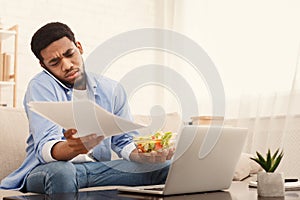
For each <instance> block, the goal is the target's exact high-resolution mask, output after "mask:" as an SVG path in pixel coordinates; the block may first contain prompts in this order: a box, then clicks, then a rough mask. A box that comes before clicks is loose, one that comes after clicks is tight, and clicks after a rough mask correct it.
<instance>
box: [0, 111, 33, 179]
mask: <svg viewBox="0 0 300 200" xmlns="http://www.w3.org/2000/svg"><path fill="white" fill-rule="evenodd" d="M28 132H29V131H28V120H27V117H26V114H25V111H24V110H23V109H21V108H20V109H19V108H9V107H0V138H1V140H0V152H1V153H0V163H1V165H0V180H2V179H3V178H4V177H5V176H7V175H8V174H10V173H11V172H12V171H14V170H15V169H17V168H18V167H19V166H20V165H21V163H22V162H23V160H24V158H25V148H26V139H27V136H28Z"/></svg>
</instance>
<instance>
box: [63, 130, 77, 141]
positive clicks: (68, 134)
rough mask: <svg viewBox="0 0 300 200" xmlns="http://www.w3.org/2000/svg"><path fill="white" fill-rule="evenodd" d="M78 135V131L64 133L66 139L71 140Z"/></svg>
mask: <svg viewBox="0 0 300 200" xmlns="http://www.w3.org/2000/svg"><path fill="white" fill-rule="evenodd" d="M76 133H77V130H76V129H68V130H66V131H65V132H64V136H65V138H66V139H70V138H72V137H73V135H74V134H76Z"/></svg>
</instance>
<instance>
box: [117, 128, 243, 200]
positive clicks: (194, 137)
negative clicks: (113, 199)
mask: <svg viewBox="0 0 300 200" xmlns="http://www.w3.org/2000/svg"><path fill="white" fill-rule="evenodd" d="M246 136H247V129H246V128H237V127H222V126H185V127H183V128H182V130H181V133H180V134H179V138H178V140H177V144H176V151H175V154H174V156H173V158H172V164H171V166H170V169H169V172H168V176H167V179H166V182H165V184H164V185H148V186H122V187H120V188H118V190H119V191H121V192H134V193H136V192H137V193H148V194H158V195H173V194H186V193H197V192H208V191H219V190H224V189H228V188H229V187H230V185H231V182H232V178H233V175H234V171H235V167H236V165H237V162H238V160H239V158H240V156H241V153H242V150H243V146H244V144H245V141H246Z"/></svg>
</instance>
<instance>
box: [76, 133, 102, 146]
mask: <svg viewBox="0 0 300 200" xmlns="http://www.w3.org/2000/svg"><path fill="white" fill-rule="evenodd" d="M103 139H104V136H97V135H96V134H91V135H88V136H85V137H82V138H80V140H81V142H82V144H83V145H84V146H85V148H86V149H88V150H90V149H92V148H94V147H95V146H96V145H97V144H99V143H100V142H101V141H102V140H103Z"/></svg>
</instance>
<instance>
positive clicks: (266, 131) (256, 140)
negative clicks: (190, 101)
mask: <svg viewBox="0 0 300 200" xmlns="http://www.w3.org/2000/svg"><path fill="white" fill-rule="evenodd" d="M173 2H174V4H172V7H170V9H172V10H173V12H172V13H173V16H172V18H173V19H171V20H169V22H172V24H171V26H170V24H169V27H171V28H172V29H173V30H175V31H178V32H181V33H183V34H185V35H187V36H190V37H191V38H192V39H194V40H195V41H196V42H198V43H200V44H201V45H203V47H204V48H205V49H207V50H208V54H209V55H210V56H211V57H212V59H213V60H214V59H215V61H216V64H219V66H221V68H219V71H220V74H221V76H222V75H224V74H225V75H224V76H223V78H224V86H225V90H226V91H225V92H226V94H229V96H227V102H226V103H227V107H226V116H225V119H226V125H230V126H240V127H247V128H248V138H247V142H246V145H245V148H244V152H247V153H252V154H255V152H256V151H259V152H261V153H266V152H267V150H268V149H271V151H272V152H274V151H275V150H276V149H277V148H282V149H283V151H284V157H283V161H282V163H281V164H280V165H279V169H278V171H281V172H283V173H284V174H285V176H297V177H300V156H298V154H299V153H300V66H299V64H298V65H297V66H296V67H295V63H296V57H299V56H300V54H299V53H298V46H299V39H300V28H299V24H300V23H298V24H296V23H295V24H296V25H295V24H294V26H293V25H291V26H290V27H289V28H291V31H292V32H293V33H295V32H296V33H299V34H298V36H297V34H295V35H294V36H291V35H290V36H291V37H290V38H288V39H287V38H286V37H285V38H286V39H287V40H286V42H288V43H290V44H291V45H290V46H289V47H287V46H286V47H284V46H282V47H280V46H277V47H275V46H272V45H269V46H268V45H266V46H264V45H265V42H266V41H265V40H266V39H268V36H266V37H265V38H263V37H262V38H259V37H258V35H260V34H259V33H258V32H259V31H260V29H259V28H262V29H263V27H259V26H258V27H257V28H258V29H257V30H251V31H252V32H250V33H249V34H248V35H241V33H246V32H243V31H241V32H240V34H237V37H240V38H237V40H236V41H234V40H232V41H233V42H236V43H231V45H232V48H231V49H230V47H229V48H228V46H226V48H227V50H228V51H227V52H226V51H222V52H218V48H224V45H230V43H226V42H225V40H226V39H230V37H231V35H230V30H228V29H230V28H237V30H238V27H239V26H241V27H244V28H245V27H246V24H234V26H232V27H227V28H228V29H226V28H224V29H223V31H224V32H223V33H222V32H220V33H215V32H212V31H214V30H218V29H217V28H216V26H222V24H228V22H225V21H224V23H223V22H222V18H225V19H227V18H229V17H228V16H230V14H232V13H237V11H236V10H234V9H235V8H236V9H239V8H240V7H243V6H245V5H244V4H242V3H241V2H240V1H234V0H231V1H226V4H230V3H232V6H230V5H225V4H223V5H220V4H217V1H205V0H201V1H192V0H191V1H182V0H178V1H176V0H175V1H173ZM219 2H221V1H219ZM238 2H240V3H238ZM245 3H246V2H245ZM269 3H271V4H273V3H272V2H269ZM269 3H268V5H267V3H265V5H261V4H260V1H252V2H251V3H249V2H248V3H247V5H248V6H249V9H251V8H252V9H253V8H254V9H255V8H258V9H259V12H260V11H262V10H264V9H263V7H260V6H265V8H267V7H268V6H269V5H270V4H269ZM295 3H296V2H295ZM212 4H215V6H216V9H215V10H213V9H212ZM218 5H219V6H218ZM222 6H223V7H222ZM276 6H277V7H276V9H278V10H280V9H281V8H282V10H280V11H281V12H283V13H286V14H287V15H285V16H287V17H286V18H285V19H283V21H284V20H286V21H287V22H292V21H293V20H296V21H293V22H297V19H295V17H296V16H298V14H297V15H296V14H295V15H294V16H289V14H291V13H294V10H293V9H292V5H288V4H287V3H285V2H283V1H282V2H281V3H280V4H279V3H278V4H277V5H276ZM289 6H291V7H289ZM294 6H299V7H300V4H298V3H297V4H296V5H294ZM221 7H222V8H221ZM230 9H231V10H230ZM243 9H245V11H247V9H246V8H244V7H243ZM195 10H197V12H195ZM224 10H225V11H226V10H227V12H224ZM214 11H221V12H222V13H221V14H224V13H225V14H228V16H224V15H223V16H222V15H221V14H220V13H219V15H217V14H218V13H217V12H216V15H217V17H215V18H213V19H210V18H209V17H213V13H211V12H214ZM209 12H210V13H209ZM247 12H249V11H247ZM265 12H267V10H266V11H265ZM265 12H263V13H264V15H265V14H266V13H265ZM249 13H250V12H249ZM295 13H296V12H295ZM240 14H241V17H242V18H243V19H247V20H249V21H248V22H250V23H249V24H256V23H258V24H259V23H260V21H264V20H267V19H266V18H262V19H260V18H259V16H256V17H254V16H253V15H252V16H245V15H243V13H242V12H240ZM260 14H261V15H260V16H261V17H263V16H264V15H263V14H262V13H260ZM258 15H259V14H258ZM266 15H267V14H266ZM270 15H274V16H275V17H276V12H275V10H273V11H271V13H270ZM231 17H232V18H231V19H232V20H233V21H234V20H236V18H238V17H239V16H238V15H237V16H235V17H236V18H234V17H233V16H231ZM289 17H290V18H289ZM217 18H218V19H219V21H221V22H220V23H218V21H217V20H216V19H217ZM251 20H253V21H251ZM268 20H270V21H266V23H265V26H266V27H268V25H270V24H272V23H286V22H283V21H282V22H279V21H278V20H277V21H276V19H274V20H275V21H276V22H275V21H271V20H272V19H271V18H270V19H268ZM236 22H238V20H237V21H236ZM214 23H215V24H214ZM231 25H232V24H231ZM261 25H263V24H261ZM296 26H298V27H296ZM293 27H294V28H293ZM246 28H247V27H246ZM285 28H287V29H288V27H285ZM207 29H209V30H211V32H210V31H207ZM249 30H250V29H249ZM265 30H266V31H270V33H272V32H273V33H274V34H276V33H275V30H272V29H271V28H270V30H268V29H265ZM209 33H212V35H209ZM251 34H252V35H253V34H257V37H256V38H255V39H257V40H259V39H260V41H259V42H257V41H254V40H253V38H250V37H251ZM262 35H263V33H262ZM214 36H215V39H214V38H213V37H214ZM292 37H293V38H292ZM241 38H242V40H240V41H239V39H241ZM249 38H250V41H249ZM223 40H224V41H223ZM251 40H253V41H251ZM281 40H285V39H284V38H274V40H273V42H274V43H276V41H277V42H278V43H277V44H279V43H280V42H281ZM215 41H219V43H218V44H217V43H215ZM270 41H271V40H270ZM270 41H268V42H270ZM252 42H253V43H255V42H257V43H258V44H259V43H261V47H257V49H253V51H250V50H249V51H247V48H248V47H247V45H248V46H250V45H251V43H252ZM238 43H242V44H243V45H241V47H243V48H244V49H238V50H236V49H234V47H238V45H239V44H238ZM259 48H266V50H267V51H268V52H272V51H273V50H274V49H276V48H278V49H279V50H280V53H281V55H282V56H281V57H280V56H276V53H279V52H275V51H274V52H273V56H270V57H267V56H268V55H267V54H265V56H264V55H255V53H256V52H259V51H260V49H259ZM284 48H285V49H284ZM279 50H278V51H279ZM230 51H232V52H235V53H234V54H237V55H239V56H238V57H239V58H241V57H242V59H243V60H242V61H241V63H237V60H238V59H239V58H236V57H234V56H233V57H230V55H231V54H230ZM283 52H288V53H287V54H284V53H283ZM238 53H240V54H238ZM280 53H279V54H280ZM298 54H299V55H298ZM223 56H224V57H223ZM255 56H256V57H255ZM225 57H226V59H225ZM282 57H286V58H285V60H284V61H285V62H283V63H280V64H278V65H277V66H275V65H274V66H269V65H271V63H267V62H266V61H267V60H272V62H274V63H276V62H277V63H278V62H281V61H282V60H280V58H282ZM253 60H255V61H256V63H254V62H253ZM250 62H252V63H253V64H256V65H259V64H261V65H263V66H262V67H261V69H259V70H258V71H257V72H253V73H251V71H255V70H257V68H255V67H254V66H251V65H249V63H250ZM169 63H172V65H176V62H174V61H173V62H172V59H171V61H170V60H169ZM274 63H272V64H274ZM278 66H279V67H281V70H282V71H281V72H279V71H277V72H279V75H278V74H276V73H275V71H276V70H278ZM222 67H223V68H222ZM230 67H231V68H230ZM243 67H244V68H243ZM265 67H269V68H267V70H266V68H265ZM240 68H243V69H242V70H241V69H240ZM295 68H296V70H295ZM270 69H271V70H270ZM181 70H182V69H181ZM183 70H184V69H183ZM264 70H265V71H267V73H266V74H265V76H264V77H263V79H262V80H260V79H259V78H258V76H259V75H261V73H264ZM243 71H246V72H248V73H246V72H245V73H244V74H243ZM228 72H231V73H232V74H233V75H232V79H234V80H237V81H236V83H235V86H236V87H235V88H234V86H233V85H234V84H230V81H229V80H228V79H230V76H228ZM226 73H227V75H226ZM277 75H278V77H279V78H278V77H277ZM228 77H229V78H228ZM281 78H282V79H281ZM291 79H292V80H291ZM291 83H292V85H291V86H290V84H291ZM251 84H252V85H256V87H253V88H254V89H253V88H252V89H253V90H249V87H248V88H247V86H248V85H250V86H251ZM265 85H268V87H266V88H264V86H265ZM278 85H283V87H282V88H280V87H279V86H278ZM243 86H244V87H243ZM272 86H273V87H272ZM261 89H264V90H261ZM232 91H235V93H234V95H232V94H233V93H232ZM249 91H250V92H249ZM255 91H257V92H255ZM199 114H200V115H201V114H202V113H199Z"/></svg>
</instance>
